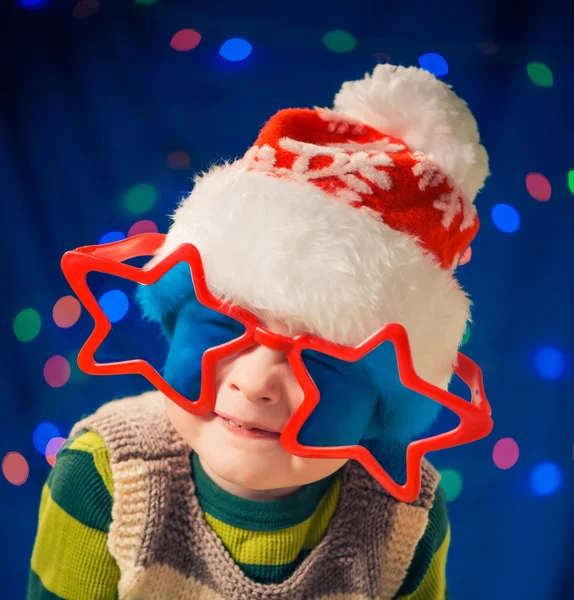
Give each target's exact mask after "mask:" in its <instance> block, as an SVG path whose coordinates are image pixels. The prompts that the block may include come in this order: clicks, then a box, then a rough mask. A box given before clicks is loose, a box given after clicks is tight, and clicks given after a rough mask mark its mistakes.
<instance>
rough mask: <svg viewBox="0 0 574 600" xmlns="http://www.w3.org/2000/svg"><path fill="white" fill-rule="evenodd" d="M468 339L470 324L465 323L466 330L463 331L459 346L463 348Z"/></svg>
mask: <svg viewBox="0 0 574 600" xmlns="http://www.w3.org/2000/svg"><path fill="white" fill-rule="evenodd" d="M469 339H470V323H468V322H467V323H466V329H465V330H464V335H463V336H462V342H461V343H460V345H461V346H464V345H465V344H466V343H467V342H468V340H469Z"/></svg>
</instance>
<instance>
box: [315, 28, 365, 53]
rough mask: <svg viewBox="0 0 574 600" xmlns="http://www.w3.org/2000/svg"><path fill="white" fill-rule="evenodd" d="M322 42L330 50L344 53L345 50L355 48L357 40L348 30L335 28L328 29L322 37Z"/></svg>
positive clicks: (348, 50) (349, 50)
mask: <svg viewBox="0 0 574 600" xmlns="http://www.w3.org/2000/svg"><path fill="white" fill-rule="evenodd" d="M323 43H324V44H325V46H327V48H329V50H331V51H332V52H338V53H340V54H344V53H345V52H351V50H353V49H354V48H355V46H356V45H357V40H356V38H355V36H354V35H353V34H351V33H349V32H348V31H344V30H343V29H335V30H334V31H329V33H327V34H326V35H325V36H324V37H323Z"/></svg>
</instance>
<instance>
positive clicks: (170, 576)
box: [70, 391, 440, 600]
mask: <svg viewBox="0 0 574 600" xmlns="http://www.w3.org/2000/svg"><path fill="white" fill-rule="evenodd" d="M82 429H89V430H91V431H95V432H96V433H98V434H99V435H101V436H102V437H103V439H104V441H105V443H106V445H107V447H108V448H109V450H110V457H111V471H112V475H113V480H114V496H113V507H112V523H111V525H110V531H109V536H108V548H109V550H110V552H111V554H112V556H114V558H115V559H116V561H117V563H118V566H119V569H120V577H121V578H120V583H119V589H118V592H119V598H120V600H152V599H153V600H184V599H185V600H202V599H205V600H254V599H257V600H259V599H260V600H264V599H272V600H319V599H324V600H327V599H329V600H391V599H392V598H393V596H395V595H396V593H397V591H398V589H399V587H400V585H401V583H402V581H403V579H404V578H405V575H406V572H407V569H408V567H409V565H410V562H411V560H412V557H413V555H414V551H415V548H416V545H417V542H418V541H419V539H420V538H421V537H422V535H423V533H424V531H425V528H426V525H427V522H428V513H429V510H430V508H431V506H432V503H433V500H434V494H435V489H436V487H437V485H438V482H439V479H440V475H439V473H438V472H437V471H436V470H435V469H434V467H433V466H432V465H431V464H430V463H429V462H428V461H427V460H426V459H425V460H423V476H422V488H421V493H420V494H419V497H418V498H417V500H415V502H413V503H411V504H406V503H403V502H398V501H397V500H395V499H394V498H393V497H392V496H390V495H389V494H388V492H386V491H385V490H384V489H383V488H382V487H381V486H380V485H379V484H378V483H377V482H376V481H375V480H374V479H373V477H372V476H371V475H370V474H369V473H368V472H367V471H366V470H365V469H364V468H363V467H362V466H361V465H360V464H359V463H357V462H356V461H353V460H350V461H349V462H348V463H347V464H346V465H345V466H344V467H343V474H344V477H343V484H342V487H341V496H340V500H339V505H338V507H337V510H336V512H335V514H334V515H333V517H332V519H331V522H330V524H329V527H328V529H327V532H326V534H325V537H324V538H323V539H322V540H321V542H320V543H319V545H318V546H317V547H316V548H315V549H314V550H313V551H312V552H311V554H310V555H309V556H308V557H307V558H306V559H305V560H304V561H303V563H302V564H300V565H299V567H298V568H297V569H296V570H295V572H294V573H293V574H292V575H291V576H290V577H289V578H288V579H287V580H285V581H284V582H282V583H280V584H260V583H255V582H254V581H252V580H251V579H249V578H248V577H247V576H246V575H245V574H244V573H243V571H241V569H240V568H239V567H238V566H237V565H236V564H235V563H234V562H233V559H232V558H231V555H230V554H229V553H228V552H227V550H226V549H225V547H224V546H223V544H222V542H221V540H220V539H219V537H217V535H216V534H215V532H214V531H213V530H212V529H211V527H210V526H209V525H208V523H207V522H206V521H205V519H204V517H203V513H202V511H201V508H200V506H199V503H198V500H197V497H196V496H195V488H194V484H193V479H192V477H191V464H190V462H191V461H190V458H189V452H190V448H189V446H188V445H187V443H186V442H185V441H184V440H183V439H182V438H181V437H180V436H179V434H178V433H177V431H176V430H175V429H174V427H173V426H172V424H171V422H170V421H169V419H168V417H167V415H166V414H165V405H164V396H163V395H162V394H161V393H160V392H158V391H151V392H146V393H144V394H141V395H140V396H136V397H131V398H124V399H121V400H113V401H111V402H108V403H107V404H104V405H103V406H101V407H100V408H99V409H98V410H97V411H96V412H95V413H93V414H92V415H90V416H88V417H86V418H84V419H82V420H80V421H78V422H77V423H76V424H75V425H74V427H73V428H72V431H71V432H70V436H73V435H75V434H76V433H78V432H79V431H81V430H82Z"/></svg>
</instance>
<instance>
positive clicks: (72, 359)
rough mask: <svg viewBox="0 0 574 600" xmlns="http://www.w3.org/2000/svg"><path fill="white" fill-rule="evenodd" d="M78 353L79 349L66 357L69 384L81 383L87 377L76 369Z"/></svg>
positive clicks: (78, 368)
mask: <svg viewBox="0 0 574 600" xmlns="http://www.w3.org/2000/svg"><path fill="white" fill-rule="evenodd" d="M78 353H79V349H77V350H73V351H72V352H69V353H68V354H67V355H66V360H67V361H68V363H69V365H70V379H69V382H70V383H83V382H84V381H86V379H88V377H89V375H88V374H87V373H84V371H82V370H81V369H80V367H78Z"/></svg>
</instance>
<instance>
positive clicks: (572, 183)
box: [568, 171, 574, 194]
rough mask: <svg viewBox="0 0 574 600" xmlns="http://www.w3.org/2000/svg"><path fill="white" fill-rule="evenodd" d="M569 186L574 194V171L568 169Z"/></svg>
mask: <svg viewBox="0 0 574 600" xmlns="http://www.w3.org/2000/svg"><path fill="white" fill-rule="evenodd" d="M568 188H569V189H570V191H571V192H572V193H573V194H574V171H568Z"/></svg>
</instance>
